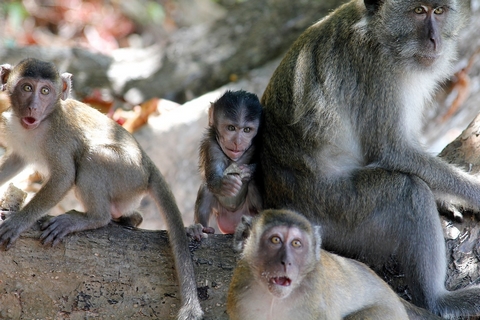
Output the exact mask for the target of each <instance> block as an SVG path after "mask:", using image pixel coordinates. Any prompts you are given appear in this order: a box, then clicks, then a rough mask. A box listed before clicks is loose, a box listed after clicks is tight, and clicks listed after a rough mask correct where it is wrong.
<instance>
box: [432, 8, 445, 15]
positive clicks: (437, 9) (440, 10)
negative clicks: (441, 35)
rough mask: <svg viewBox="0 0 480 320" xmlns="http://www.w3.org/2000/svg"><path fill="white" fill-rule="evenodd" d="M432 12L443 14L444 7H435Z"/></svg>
mask: <svg viewBox="0 0 480 320" xmlns="http://www.w3.org/2000/svg"><path fill="white" fill-rule="evenodd" d="M433 13H435V14H444V13H445V9H444V8H443V7H438V8H435V10H433Z"/></svg>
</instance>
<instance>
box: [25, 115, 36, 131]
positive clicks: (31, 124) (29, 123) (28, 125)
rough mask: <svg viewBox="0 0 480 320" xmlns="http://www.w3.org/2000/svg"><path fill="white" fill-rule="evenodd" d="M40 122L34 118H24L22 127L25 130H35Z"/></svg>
mask: <svg viewBox="0 0 480 320" xmlns="http://www.w3.org/2000/svg"><path fill="white" fill-rule="evenodd" d="M38 123H39V122H38V121H37V119H35V118H34V117H23V118H22V126H23V127H24V128H25V129H35V128H36V127H37V126H38Z"/></svg>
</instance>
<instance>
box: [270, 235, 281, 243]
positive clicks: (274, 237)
mask: <svg viewBox="0 0 480 320" xmlns="http://www.w3.org/2000/svg"><path fill="white" fill-rule="evenodd" d="M270 242H272V243H273V244H279V243H280V242H282V240H280V238H279V237H277V236H273V237H271V238H270Z"/></svg>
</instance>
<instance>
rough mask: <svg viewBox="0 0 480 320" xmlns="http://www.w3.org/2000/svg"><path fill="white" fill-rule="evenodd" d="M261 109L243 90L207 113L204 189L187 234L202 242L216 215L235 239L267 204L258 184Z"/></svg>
mask: <svg viewBox="0 0 480 320" xmlns="http://www.w3.org/2000/svg"><path fill="white" fill-rule="evenodd" d="M261 116H262V106H261V104H260V101H259V100H258V98H257V96H256V95H255V94H253V93H249V92H246V91H243V90H239V91H227V92H225V93H224V94H223V95H222V96H221V97H220V98H219V99H218V100H216V101H215V102H214V103H212V104H211V106H210V108H209V110H208V125H209V127H208V129H207V131H206V133H205V135H204V138H203V140H202V142H201V145H200V161H199V162H200V164H199V167H200V172H201V175H202V177H203V184H202V185H201V186H200V188H199V190H198V194H197V200H196V202H195V213H194V221H195V224H194V225H192V226H190V227H188V228H187V233H188V234H189V235H190V236H191V237H193V238H194V239H196V240H201V239H202V236H205V234H206V233H214V232H215V229H214V228H211V227H209V220H210V215H211V213H212V212H213V213H214V214H215V217H216V219H217V224H218V228H219V229H220V231H221V232H223V233H229V234H231V233H234V231H235V227H236V226H237V224H238V223H239V222H240V220H241V218H242V216H243V215H249V216H252V215H255V214H257V213H258V211H259V210H261V207H262V201H261V198H260V192H259V190H258V188H257V184H256V182H255V174H256V172H255V168H256V162H257V154H256V150H257V146H256V141H257V140H256V139H257V137H258V135H257V134H258V131H259V125H260V119H261Z"/></svg>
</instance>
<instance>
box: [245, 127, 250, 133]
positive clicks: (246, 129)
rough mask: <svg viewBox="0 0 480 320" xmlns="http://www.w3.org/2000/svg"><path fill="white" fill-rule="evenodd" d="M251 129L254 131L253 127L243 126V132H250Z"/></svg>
mask: <svg viewBox="0 0 480 320" xmlns="http://www.w3.org/2000/svg"><path fill="white" fill-rule="evenodd" d="M250 131H252V128H249V127H246V128H243V132H245V133H249V132H250Z"/></svg>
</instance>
